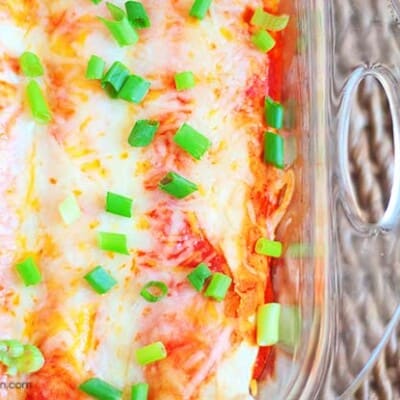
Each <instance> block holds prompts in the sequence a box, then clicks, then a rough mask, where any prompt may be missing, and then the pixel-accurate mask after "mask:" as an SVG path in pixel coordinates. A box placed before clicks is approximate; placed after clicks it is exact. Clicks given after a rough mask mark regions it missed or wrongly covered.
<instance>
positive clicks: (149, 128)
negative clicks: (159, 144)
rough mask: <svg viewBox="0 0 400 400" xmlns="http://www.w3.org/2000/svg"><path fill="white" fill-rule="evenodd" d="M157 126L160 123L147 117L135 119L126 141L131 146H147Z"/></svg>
mask: <svg viewBox="0 0 400 400" xmlns="http://www.w3.org/2000/svg"><path fill="white" fill-rule="evenodd" d="M159 126H160V123H159V122H158V121H151V120H148V119H141V120H139V121H136V123H135V126H134V127H133V128H132V130H131V133H130V135H129V139H128V143H129V144H130V145H131V146H133V147H146V146H148V145H149V144H150V143H151V142H152V141H153V139H154V135H155V134H156V132H157V129H158V128H159Z"/></svg>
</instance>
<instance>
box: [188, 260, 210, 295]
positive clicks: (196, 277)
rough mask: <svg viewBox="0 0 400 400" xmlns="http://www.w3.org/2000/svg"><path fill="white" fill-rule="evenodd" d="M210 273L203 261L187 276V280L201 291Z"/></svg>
mask: <svg viewBox="0 0 400 400" xmlns="http://www.w3.org/2000/svg"><path fill="white" fill-rule="evenodd" d="M211 275H212V273H211V271H210V270H209V268H208V267H207V265H206V264H205V263H201V264H199V265H198V266H197V267H196V268H195V269H194V270H193V271H192V272H191V273H190V274H189V275H188V276H187V278H188V280H189V282H190V283H191V284H192V286H193V287H194V288H195V289H196V290H197V291H198V292H201V291H202V290H203V287H204V285H205V283H206V280H207V279H208V278H209V277H210V276H211Z"/></svg>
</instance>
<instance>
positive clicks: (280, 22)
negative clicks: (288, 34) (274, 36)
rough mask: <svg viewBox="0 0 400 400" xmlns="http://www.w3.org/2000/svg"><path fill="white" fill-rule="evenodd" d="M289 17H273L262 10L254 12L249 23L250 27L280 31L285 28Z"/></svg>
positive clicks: (258, 9)
mask: <svg viewBox="0 0 400 400" xmlns="http://www.w3.org/2000/svg"><path fill="white" fill-rule="evenodd" d="M288 22H289V15H273V14H269V13H267V12H265V11H264V10H263V9H262V8H257V9H256V10H255V11H254V14H253V17H252V19H251V21H250V23H251V24H252V25H255V26H258V27H259V28H261V29H266V30H268V31H275V32H276V31H281V30H283V29H285V28H286V27H287V24H288Z"/></svg>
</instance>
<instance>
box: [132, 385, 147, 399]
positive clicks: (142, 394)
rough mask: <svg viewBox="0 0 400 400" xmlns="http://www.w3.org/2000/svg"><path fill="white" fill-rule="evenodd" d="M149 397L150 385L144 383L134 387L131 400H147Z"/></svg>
mask: <svg viewBox="0 0 400 400" xmlns="http://www.w3.org/2000/svg"><path fill="white" fill-rule="evenodd" d="M148 395H149V385H148V384H147V383H144V382H140V383H137V384H136V385H133V386H132V391H131V400H147V397H148Z"/></svg>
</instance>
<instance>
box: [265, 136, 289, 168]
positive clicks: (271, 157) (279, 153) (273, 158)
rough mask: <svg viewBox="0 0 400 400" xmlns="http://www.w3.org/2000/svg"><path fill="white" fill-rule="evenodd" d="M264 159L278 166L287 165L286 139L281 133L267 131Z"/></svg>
mask: <svg viewBox="0 0 400 400" xmlns="http://www.w3.org/2000/svg"><path fill="white" fill-rule="evenodd" d="M264 161H265V162H266V163H269V164H272V165H274V166H275V167H277V168H281V169H283V168H284V166H285V155H284V141H283V137H282V136H281V135H278V134H276V133H272V132H266V133H265V136H264Z"/></svg>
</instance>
